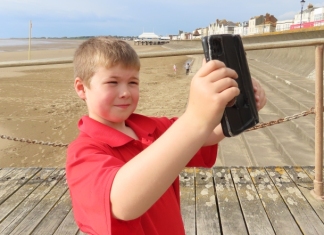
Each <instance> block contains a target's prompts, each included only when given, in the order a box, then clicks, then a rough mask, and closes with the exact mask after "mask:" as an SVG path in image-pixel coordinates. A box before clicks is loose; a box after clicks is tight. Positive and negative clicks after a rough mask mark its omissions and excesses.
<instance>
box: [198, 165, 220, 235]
mask: <svg viewBox="0 0 324 235" xmlns="http://www.w3.org/2000/svg"><path fill="white" fill-rule="evenodd" d="M196 223H197V235H205V234H209V235H213V234H221V231H220V224H219V218H218V212H217V207H216V198H215V187H214V181H213V174H212V170H211V169H202V168H200V169H198V168H197V169H196Z"/></svg>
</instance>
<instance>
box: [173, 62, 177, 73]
mask: <svg viewBox="0 0 324 235" xmlns="http://www.w3.org/2000/svg"><path fill="white" fill-rule="evenodd" d="M173 71H174V74H177V66H176V65H175V64H174V65H173Z"/></svg>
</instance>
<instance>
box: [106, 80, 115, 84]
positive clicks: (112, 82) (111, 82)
mask: <svg viewBox="0 0 324 235" xmlns="http://www.w3.org/2000/svg"><path fill="white" fill-rule="evenodd" d="M107 83H108V84H117V81H109V82H107Z"/></svg>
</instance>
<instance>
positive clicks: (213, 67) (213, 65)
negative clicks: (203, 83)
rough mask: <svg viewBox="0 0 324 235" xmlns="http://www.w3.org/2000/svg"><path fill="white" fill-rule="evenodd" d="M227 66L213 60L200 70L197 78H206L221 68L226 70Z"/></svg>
mask: <svg viewBox="0 0 324 235" xmlns="http://www.w3.org/2000/svg"><path fill="white" fill-rule="evenodd" d="M224 67H225V64H224V63H223V62H221V61H219V60H211V61H208V62H207V63H205V64H203V66H202V67H201V68H200V69H199V70H198V72H197V73H196V75H197V76H199V77H205V76H207V75H208V74H210V73H211V72H213V71H215V70H217V69H220V68H224Z"/></svg>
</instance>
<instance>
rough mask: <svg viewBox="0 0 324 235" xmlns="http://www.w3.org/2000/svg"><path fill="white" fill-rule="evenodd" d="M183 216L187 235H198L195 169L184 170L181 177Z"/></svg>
mask: <svg viewBox="0 0 324 235" xmlns="http://www.w3.org/2000/svg"><path fill="white" fill-rule="evenodd" d="M179 179H180V187H181V191H180V195H181V200H180V203H181V214H182V219H183V223H184V227H185V232H186V235H195V234H196V208H195V207H196V202H195V201H196V198H195V187H194V186H195V182H194V181H195V179H194V168H186V169H184V170H183V171H182V172H181V174H180V176H179Z"/></svg>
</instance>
